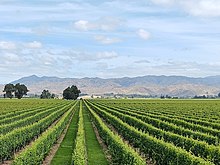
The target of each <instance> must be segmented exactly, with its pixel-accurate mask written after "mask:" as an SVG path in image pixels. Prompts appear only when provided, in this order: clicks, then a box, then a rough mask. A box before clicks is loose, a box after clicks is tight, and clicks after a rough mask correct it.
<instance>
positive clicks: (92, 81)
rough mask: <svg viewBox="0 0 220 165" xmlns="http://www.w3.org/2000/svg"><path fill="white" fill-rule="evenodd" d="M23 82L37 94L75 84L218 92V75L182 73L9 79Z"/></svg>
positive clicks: (90, 89)
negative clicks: (198, 76) (175, 74)
mask: <svg viewBox="0 0 220 165" xmlns="http://www.w3.org/2000/svg"><path fill="white" fill-rule="evenodd" d="M11 83H13V84H16V83H22V84H25V85H27V87H28V89H29V90H30V92H29V93H36V94H40V93H41V91H42V90H43V89H48V90H50V91H51V92H53V93H56V94H61V93H62V91H63V90H64V89H65V88H66V87H68V86H70V85H73V84H74V85H77V87H78V88H79V89H80V90H81V91H82V93H86V94H89V95H92V94H96V95H99V94H105V93H115V94H141V95H158V96H160V95H161V94H162V95H166V94H167V95H171V96H179V97H181V96H182V97H185V96H195V95H204V94H209V95H217V94H218V93H219V92H220V76H210V77H205V78H193V77H184V76H142V77H133V78H130V77H123V78H110V79H102V78H59V77H46V76H43V77H38V76H36V75H32V76H29V77H23V78H21V79H19V80H16V81H13V82H11Z"/></svg>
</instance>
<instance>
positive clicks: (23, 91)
mask: <svg viewBox="0 0 220 165" xmlns="http://www.w3.org/2000/svg"><path fill="white" fill-rule="evenodd" d="M3 92H6V93H5V94H4V97H8V98H12V97H13V92H14V95H15V97H17V98H18V99H21V98H22V97H23V96H24V95H27V92H28V89H27V87H26V86H25V85H24V84H19V83H17V84H16V85H13V84H6V85H5V87H4V90H3Z"/></svg>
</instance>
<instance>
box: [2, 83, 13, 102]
mask: <svg viewBox="0 0 220 165" xmlns="http://www.w3.org/2000/svg"><path fill="white" fill-rule="evenodd" d="M14 91H15V87H14V85H13V84H6V85H5V87H4V90H3V92H6V93H5V94H4V97H5V98H10V99H11V98H12V97H13V92H14Z"/></svg>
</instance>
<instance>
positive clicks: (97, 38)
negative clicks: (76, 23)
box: [94, 35, 121, 44]
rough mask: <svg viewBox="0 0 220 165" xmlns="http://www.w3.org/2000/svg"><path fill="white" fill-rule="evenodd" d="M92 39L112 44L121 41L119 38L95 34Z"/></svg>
mask: <svg viewBox="0 0 220 165" xmlns="http://www.w3.org/2000/svg"><path fill="white" fill-rule="evenodd" d="M94 39H95V40H96V41H98V42H100V43H102V44H114V43H118V42H121V40H120V39H119V38H109V37H106V36H103V35H98V36H95V37H94Z"/></svg>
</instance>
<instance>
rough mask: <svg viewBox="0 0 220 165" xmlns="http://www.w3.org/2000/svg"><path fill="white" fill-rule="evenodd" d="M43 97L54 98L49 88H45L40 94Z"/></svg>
mask: <svg viewBox="0 0 220 165" xmlns="http://www.w3.org/2000/svg"><path fill="white" fill-rule="evenodd" d="M40 98H41V99H50V98H52V94H51V93H50V92H49V90H45V89H44V90H43V92H42V93H41V95H40Z"/></svg>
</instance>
